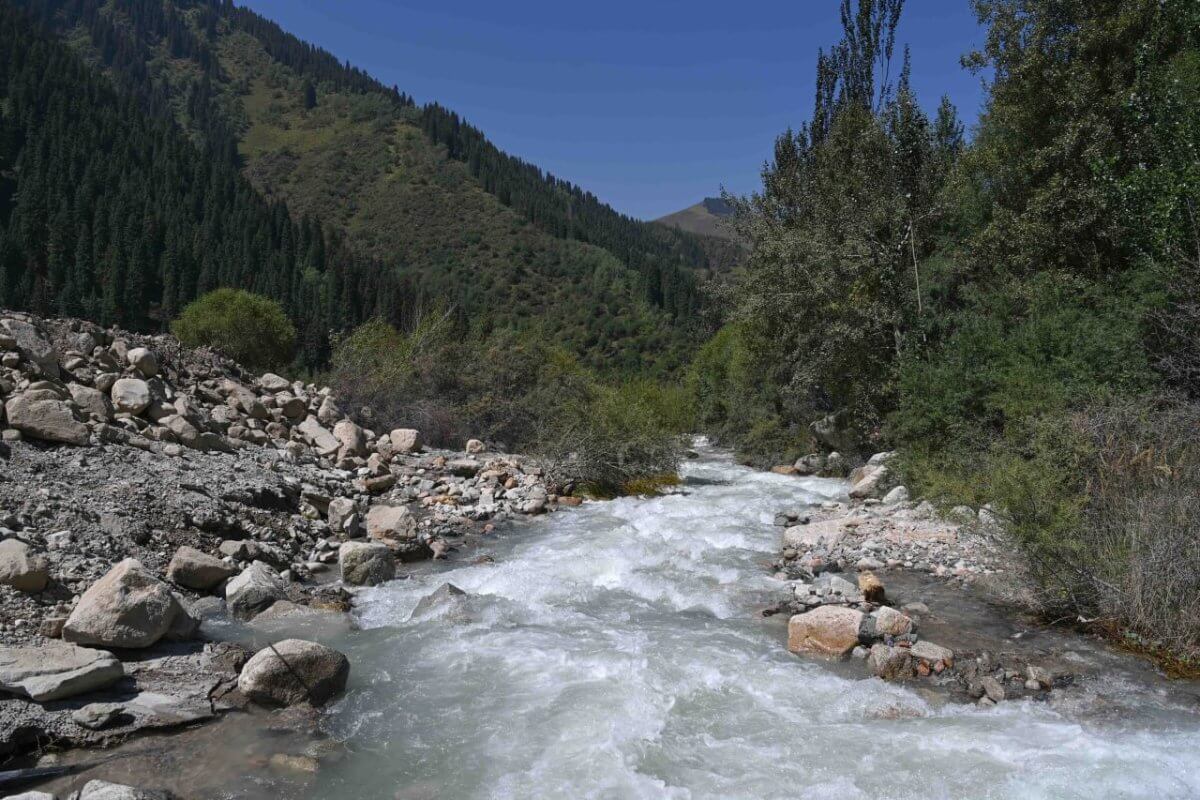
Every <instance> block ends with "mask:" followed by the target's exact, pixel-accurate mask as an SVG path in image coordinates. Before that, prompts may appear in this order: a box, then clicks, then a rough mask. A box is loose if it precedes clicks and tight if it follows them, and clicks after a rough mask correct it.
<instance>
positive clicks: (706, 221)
mask: <svg viewBox="0 0 1200 800" xmlns="http://www.w3.org/2000/svg"><path fill="white" fill-rule="evenodd" d="M731 216H733V206H731V205H730V204H729V203H727V202H725V200H724V198H721V197H706V198H704V199H703V200H701V201H700V202H699V203H696V205H694V206H688V207H687V208H685V209H683V210H681V211H676V212H675V213H673V214H667V215H666V216H665V217H660V218H659V219H657V220H655V222H659V223H661V224H663V225H667V226H669V227H672V228H677V229H679V230H681V231H686V232H688V233H698V234H700V235H702V236H717V237H720V238H722V239H733V238H734V236H733V234H732V233H731V232H730V231H729V230H728V229H727V228H726V226H725V225H724V224H722V223H723V221H724V220H726V219H728V218H729V217H731Z"/></svg>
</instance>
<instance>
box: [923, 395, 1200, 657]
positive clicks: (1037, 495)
mask: <svg viewBox="0 0 1200 800" xmlns="http://www.w3.org/2000/svg"><path fill="white" fill-rule="evenodd" d="M947 452H948V451H928V450H926V451H917V450H909V451H907V452H905V453H904V454H903V455H902V457H901V468H902V469H903V471H904V472H905V473H906V475H905V478H906V481H907V482H908V483H909V485H910V486H914V487H915V488H917V490H918V491H919V492H921V493H922V494H925V495H926V496H930V497H934V498H936V499H940V500H942V501H943V502H945V503H947V504H952V503H962V502H965V503H969V504H972V505H978V504H979V503H981V502H984V501H985V500H986V501H990V502H991V503H993V505H994V508H995V509H996V511H997V513H998V515H999V516H1000V517H1001V519H1003V520H1004V522H1005V529H1006V532H1007V534H1008V535H1009V536H1010V538H1011V541H1012V543H1013V544H1014V545H1015V546H1016V547H1017V548H1019V550H1020V552H1021V553H1022V554H1024V556H1025V557H1026V559H1027V561H1028V564H1029V567H1030V572H1031V575H1032V577H1033V578H1035V579H1036V585H1037V586H1038V587H1039V590H1040V594H1039V600H1040V602H1041V604H1042V607H1043V610H1044V611H1045V612H1046V613H1047V614H1048V615H1052V616H1054V617H1056V618H1057V617H1063V616H1066V617H1070V618H1074V617H1079V618H1081V619H1084V620H1088V621H1090V622H1096V623H1102V624H1103V626H1104V627H1105V628H1106V629H1108V630H1110V631H1118V630H1119V631H1125V632H1127V633H1132V634H1134V635H1136V636H1138V637H1141V638H1142V639H1144V640H1148V641H1150V642H1152V643H1153V644H1154V646H1155V647H1158V648H1162V649H1164V650H1165V651H1169V652H1171V653H1172V654H1174V655H1175V656H1179V655H1185V656H1186V655H1190V656H1191V658H1192V660H1193V662H1194V661H1195V660H1196V658H1197V656H1200V405H1197V404H1195V403H1186V402H1182V401H1179V400H1176V399H1172V398H1166V397H1162V396H1148V397H1139V398H1132V399H1126V400H1121V401H1110V402H1106V403H1104V404H1099V405H1093V406H1091V407H1089V408H1087V409H1084V410H1081V411H1076V412H1069V413H1068V412H1062V413H1055V414H1047V415H1045V416H1043V417H1041V418H1039V419H1037V420H1035V421H1031V422H1028V423H1027V424H1026V425H1024V426H1023V427H1022V429H1021V430H1020V431H1010V433H1009V435H1008V436H1007V437H1006V438H1004V439H1002V440H997V441H995V442H993V443H992V445H991V446H990V448H989V449H988V450H987V451H986V452H982V453H975V454H973V455H971V456H967V455H965V454H962V453H958V454H956V455H954V456H948V455H947Z"/></svg>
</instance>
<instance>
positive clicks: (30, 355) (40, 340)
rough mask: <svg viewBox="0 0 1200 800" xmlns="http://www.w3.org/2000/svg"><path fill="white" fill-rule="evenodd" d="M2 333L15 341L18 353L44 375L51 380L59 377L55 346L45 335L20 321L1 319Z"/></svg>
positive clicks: (0, 329)
mask: <svg viewBox="0 0 1200 800" xmlns="http://www.w3.org/2000/svg"><path fill="white" fill-rule="evenodd" d="M0 331H4V332H6V333H7V334H8V335H9V336H10V337H11V338H12V339H13V341H14V343H15V344H16V347H17V352H19V353H20V354H21V356H22V357H23V358H24V359H25V360H26V361H30V362H32V363H34V364H36V365H37V367H38V369H40V370H41V371H42V373H43V374H45V375H47V376H49V377H51V378H57V377H58V375H59V370H58V358H57V357H56V356H55V354H54V346H53V345H51V344H50V340H49V339H48V338H47V337H46V335H45V334H44V333H42V332H41V331H40V330H38V329H37V328H36V327H34V326H33V325H30V324H29V323H28V322H25V321H23V320H19V319H0Z"/></svg>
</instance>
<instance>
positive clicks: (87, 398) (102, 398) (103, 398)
mask: <svg viewBox="0 0 1200 800" xmlns="http://www.w3.org/2000/svg"><path fill="white" fill-rule="evenodd" d="M67 389H68V390H69V391H70V392H71V399H72V400H73V401H75V405H76V406H78V407H79V410H80V411H82V412H83V413H85V414H87V415H89V416H91V417H94V418H96V419H99V420H109V419H112V414H113V408H112V402H110V401H109V399H108V395H106V394H105V393H104V392H102V391H100V390H99V389H93V388H92V387H91V386H84V385H83V384H82V383H72V384H71V385H69V386H68V387H67Z"/></svg>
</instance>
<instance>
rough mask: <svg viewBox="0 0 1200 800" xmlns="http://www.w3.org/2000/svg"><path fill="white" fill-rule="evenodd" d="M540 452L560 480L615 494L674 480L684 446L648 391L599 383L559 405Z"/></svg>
mask: <svg viewBox="0 0 1200 800" xmlns="http://www.w3.org/2000/svg"><path fill="white" fill-rule="evenodd" d="M536 452H537V454H538V455H539V456H540V457H541V458H542V459H543V460H544V461H545V462H546V465H547V470H548V472H549V474H550V475H551V477H553V478H554V479H555V480H556V481H558V482H559V483H562V484H575V485H577V486H579V487H581V488H582V489H584V490H585V491H587V492H589V493H591V494H595V495H598V496H614V495H618V494H626V493H629V492H639V493H644V492H645V491H646V490H647V489H648V488H649V487H652V486H656V485H659V484H666V483H671V482H672V480H673V478H674V476H675V472H676V470H677V469H678V467H679V460H680V456H681V446H680V441H679V437H678V435H677V434H676V433H674V432H673V431H670V430H669V429H668V428H667V427H666V426H665V425H664V424H663V421H662V419H661V418H659V417H658V416H657V415H656V414H655V408H654V405H653V403H650V402H647V399H646V397H645V396H641V395H640V394H639V392H638V391H636V390H630V389H629V388H625V387H622V388H617V389H613V388H609V387H603V386H597V387H594V389H593V390H592V392H591V393H590V396H589V397H588V398H587V399H586V400H584V401H582V402H581V401H580V400H578V399H575V400H573V401H571V402H568V403H565V404H563V405H561V406H559V407H558V408H557V409H556V410H555V413H554V416H553V418H552V419H549V420H547V424H546V428H545V433H544V434H543V436H542V437H541V440H540V441H539V442H538V444H537V447H536Z"/></svg>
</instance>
